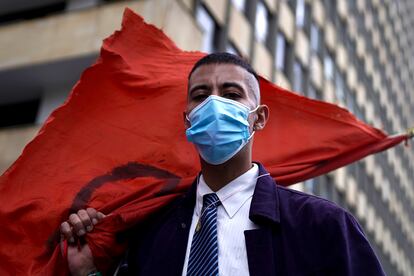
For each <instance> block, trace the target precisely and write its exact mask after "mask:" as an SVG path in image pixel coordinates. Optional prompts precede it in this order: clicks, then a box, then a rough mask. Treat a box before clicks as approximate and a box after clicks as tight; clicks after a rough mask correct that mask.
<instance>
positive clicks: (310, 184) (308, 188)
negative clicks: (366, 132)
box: [304, 178, 316, 194]
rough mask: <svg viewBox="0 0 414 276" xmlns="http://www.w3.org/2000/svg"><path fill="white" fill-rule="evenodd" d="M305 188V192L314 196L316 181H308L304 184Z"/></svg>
mask: <svg viewBox="0 0 414 276" xmlns="http://www.w3.org/2000/svg"><path fill="white" fill-rule="evenodd" d="M304 184H305V185H304V186H305V192H306V193H309V194H314V193H315V184H316V183H315V179H314V178H312V179H308V180H306V181H305V182H304Z"/></svg>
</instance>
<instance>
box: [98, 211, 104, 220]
mask: <svg viewBox="0 0 414 276" xmlns="http://www.w3.org/2000/svg"><path fill="white" fill-rule="evenodd" d="M96 216H97V217H98V221H99V220H101V219H103V218H104V217H106V215H105V214H103V213H101V212H97V213H96Z"/></svg>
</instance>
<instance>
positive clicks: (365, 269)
mask: <svg viewBox="0 0 414 276" xmlns="http://www.w3.org/2000/svg"><path fill="white" fill-rule="evenodd" d="M324 225H325V227H324V228H325V231H324V232H325V234H326V236H325V238H326V240H325V241H326V242H325V243H324V244H325V247H326V248H325V250H327V252H328V256H329V257H327V258H330V262H329V263H330V264H331V266H332V267H331V269H332V270H333V271H335V275H355V276H356V275H372V276H375V275H385V273H384V271H383V269H382V267H381V264H380V262H379V260H378V258H377V256H376V255H375V253H374V250H373V249H372V247H371V245H370V244H369V242H368V240H367V238H366V237H365V234H364V232H363V230H362V227H361V226H360V225H359V223H358V222H357V221H356V219H355V218H354V217H353V216H352V215H351V214H349V213H348V212H346V211H344V210H342V209H339V210H336V212H333V213H331V214H330V215H329V216H327V217H326V218H325V222H324Z"/></svg>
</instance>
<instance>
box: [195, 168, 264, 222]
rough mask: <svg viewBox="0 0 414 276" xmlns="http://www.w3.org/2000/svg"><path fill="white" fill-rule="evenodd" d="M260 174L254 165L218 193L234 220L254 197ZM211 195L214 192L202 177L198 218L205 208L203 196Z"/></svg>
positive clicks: (197, 201)
mask: <svg viewBox="0 0 414 276" xmlns="http://www.w3.org/2000/svg"><path fill="white" fill-rule="evenodd" d="M258 174H259V168H258V166H257V165H256V164H254V163H253V166H252V168H251V169H250V170H248V171H247V172H245V173H244V174H242V175H240V176H239V177H237V178H236V179H234V180H232V181H230V182H229V183H228V184H226V185H225V186H224V187H223V188H221V189H220V190H218V191H217V192H216V194H217V196H218V198H219V199H220V201H221V204H222V206H223V208H224V210H225V211H226V213H227V215H228V216H229V217H230V218H233V216H234V215H235V214H236V213H237V211H239V210H240V208H241V207H242V206H243V204H244V203H245V202H246V201H247V200H248V199H249V198H251V197H252V196H253V193H254V189H255V186H256V179H257V176H258ZM209 193H213V191H212V190H211V189H210V187H209V186H208V185H207V183H206V182H205V181H204V178H203V175H200V178H199V183H198V186H197V199H196V214H197V215H198V216H200V212H201V209H202V207H203V196H204V195H205V194H209Z"/></svg>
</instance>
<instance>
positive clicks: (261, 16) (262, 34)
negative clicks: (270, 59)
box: [255, 1, 269, 43]
mask: <svg viewBox="0 0 414 276" xmlns="http://www.w3.org/2000/svg"><path fill="white" fill-rule="evenodd" d="M255 29H256V32H255V33H256V39H257V41H259V42H262V43H265V42H266V38H267V33H268V32H269V12H268V10H267V7H266V5H265V4H264V3H263V2H262V1H259V2H257V8H256V23H255Z"/></svg>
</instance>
